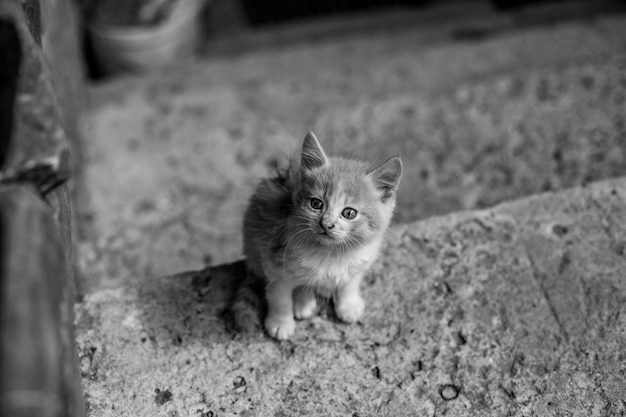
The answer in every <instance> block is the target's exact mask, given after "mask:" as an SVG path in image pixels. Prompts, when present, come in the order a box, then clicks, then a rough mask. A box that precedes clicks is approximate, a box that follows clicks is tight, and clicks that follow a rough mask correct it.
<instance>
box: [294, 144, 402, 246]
mask: <svg viewBox="0 0 626 417" xmlns="http://www.w3.org/2000/svg"><path fill="white" fill-rule="evenodd" d="M401 175H402V162H401V161H400V158H397V157H394V158H390V159H388V160H387V161H386V162H384V163H383V164H382V165H380V166H378V167H377V168H375V169H369V168H368V167H367V165H366V164H364V163H362V162H358V161H353V160H346V159H342V158H328V157H327V156H326V154H325V153H324V151H323V150H322V147H321V145H320V144H319V142H318V141H317V138H315V136H314V135H313V134H308V135H307V136H306V138H305V139H304V143H303V146H302V160H301V164H300V171H299V176H298V178H299V181H298V184H296V187H295V191H294V195H293V203H294V212H293V216H292V218H291V221H292V222H294V224H295V225H296V226H297V232H296V233H295V234H294V236H296V235H301V237H298V240H300V239H302V241H303V242H310V243H314V244H318V245H324V246H336V247H338V248H340V249H355V248H358V247H359V246H361V245H363V244H365V243H367V242H368V241H370V240H371V239H373V238H375V237H379V236H381V235H382V233H383V232H384V231H385V229H386V228H387V226H388V225H389V220H390V219H391V214H392V211H393V207H394V204H395V191H396V189H397V187H398V184H399V182H400V177H401Z"/></svg>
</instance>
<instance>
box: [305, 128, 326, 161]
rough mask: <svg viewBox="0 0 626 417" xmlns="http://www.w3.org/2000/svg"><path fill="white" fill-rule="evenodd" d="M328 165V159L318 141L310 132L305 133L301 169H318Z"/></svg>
mask: <svg viewBox="0 0 626 417" xmlns="http://www.w3.org/2000/svg"><path fill="white" fill-rule="evenodd" d="M327 163H328V157H327V156H326V154H325V153H324V150H323V149H322V145H320V143H319V141H318V140H317V138H316V137H315V135H314V134H313V133H311V132H309V133H307V135H306V137H305V138H304V143H303V144H302V162H301V167H302V168H303V169H313V168H318V167H321V166H323V165H326V164H327Z"/></svg>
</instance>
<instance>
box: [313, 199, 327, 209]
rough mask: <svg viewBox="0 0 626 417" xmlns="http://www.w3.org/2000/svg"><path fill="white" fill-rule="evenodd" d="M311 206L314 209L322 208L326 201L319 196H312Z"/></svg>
mask: <svg viewBox="0 0 626 417" xmlns="http://www.w3.org/2000/svg"><path fill="white" fill-rule="evenodd" d="M311 207H312V208H313V209H314V210H321V209H322V207H324V203H322V200H320V199H319V198H312V199H311Z"/></svg>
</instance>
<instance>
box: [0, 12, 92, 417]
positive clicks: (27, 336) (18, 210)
mask: <svg viewBox="0 0 626 417" xmlns="http://www.w3.org/2000/svg"><path fill="white" fill-rule="evenodd" d="M38 6H39V4H38V2H37V1H34V0H26V1H17V0H14V1H13V0H7V1H3V2H1V3H0V46H1V47H2V49H1V58H0V59H1V61H2V62H1V63H0V75H1V76H0V120H1V122H0V416H16V417H21V416H24V417H26V416H33V417H40V416H41V417H44V416H45V417H48V416H49V417H61V416H67V417H79V416H84V415H85V407H84V402H83V398H82V391H81V387H80V378H79V374H78V358H77V352H76V346H75V339H74V323H73V321H74V277H73V274H72V264H71V248H72V245H71V204H70V199H69V192H68V188H67V184H66V182H67V180H68V178H69V176H70V169H69V167H70V161H69V159H70V158H69V146H68V141H67V138H66V137H65V133H64V132H65V129H64V126H63V123H62V122H61V118H60V117H59V111H58V108H57V102H56V100H55V97H54V92H53V89H52V83H51V80H50V75H49V72H48V71H47V68H46V66H45V65H44V59H43V58H42V53H41V48H40V46H39V43H38V40H39V37H40V30H39V27H38V25H39V16H38V13H39V10H40V9H39V7H38ZM26 12H27V13H26Z"/></svg>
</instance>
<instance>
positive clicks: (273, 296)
mask: <svg viewBox="0 0 626 417" xmlns="http://www.w3.org/2000/svg"><path fill="white" fill-rule="evenodd" d="M293 288H294V285H293V284H292V283H291V282H288V281H287V280H279V281H275V282H272V283H271V284H269V285H268V286H267V289H266V293H265V296H266V298H267V308H268V311H267V317H266V318H265V330H267V332H268V333H269V334H270V336H272V337H273V338H276V339H278V340H285V339H289V336H291V335H292V334H293V332H294V331H295V330H296V322H295V320H294V319H293V302H292V295H293Z"/></svg>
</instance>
